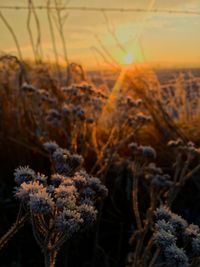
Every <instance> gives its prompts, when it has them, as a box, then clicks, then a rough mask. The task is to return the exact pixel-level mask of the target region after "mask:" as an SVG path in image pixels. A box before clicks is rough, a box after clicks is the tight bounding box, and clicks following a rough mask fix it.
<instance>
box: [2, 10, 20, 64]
mask: <svg viewBox="0 0 200 267" xmlns="http://www.w3.org/2000/svg"><path fill="white" fill-rule="evenodd" d="M0 18H1V19H2V21H3V23H4V24H5V25H6V27H7V29H8V30H9V32H10V33H11V35H12V37H13V40H14V42H15V45H16V48H17V52H18V56H19V59H20V61H23V58H22V52H21V48H20V45H19V42H18V40H17V36H16V34H15V32H14V30H13V28H12V27H11V26H10V24H9V23H8V22H7V20H6V18H5V17H4V16H3V14H2V12H1V11H0Z"/></svg>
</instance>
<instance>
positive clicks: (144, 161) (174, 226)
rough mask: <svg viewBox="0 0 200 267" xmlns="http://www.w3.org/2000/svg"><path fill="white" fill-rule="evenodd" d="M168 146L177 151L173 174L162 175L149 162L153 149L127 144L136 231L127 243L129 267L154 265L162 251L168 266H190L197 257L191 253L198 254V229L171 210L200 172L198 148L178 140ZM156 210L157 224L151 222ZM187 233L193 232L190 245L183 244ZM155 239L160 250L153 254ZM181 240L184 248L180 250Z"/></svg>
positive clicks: (160, 171)
mask: <svg viewBox="0 0 200 267" xmlns="http://www.w3.org/2000/svg"><path fill="white" fill-rule="evenodd" d="M169 146H171V147H174V148H175V149H176V152H177V158H176V163H175V171H174V175H169V174H165V173H163V170H162V169H161V168H159V167H157V166H156V164H155V163H154V162H151V160H152V159H155V158H156V156H157V153H156V151H155V150H154V149H153V148H152V147H149V146H141V145H138V144H137V143H131V144H130V145H129V148H130V149H131V151H132V157H131V159H130V167H131V170H132V178H133V181H132V205H133V213H134V219H135V223H134V228H135V231H134V232H133V235H132V237H131V239H130V243H131V244H132V245H133V246H134V252H133V253H132V257H131V266H134V267H135V266H154V264H155V261H156V260H158V258H159V255H160V252H159V251H160V250H163V251H165V253H164V252H163V253H164V254H163V255H165V257H166V259H167V258H169V259H171V261H168V263H166V264H168V265H167V266H169V265H172V266H189V265H188V264H189V262H191V259H192V258H195V257H197V254H196V256H195V254H194V251H196V253H198V249H199V234H197V232H198V231H199V230H197V227H195V226H191V225H188V223H187V221H186V220H184V219H183V218H181V217H180V216H178V215H176V214H173V213H172V212H171V210H170V207H171V205H172V203H173V201H174V200H175V198H176V196H177V194H178V193H179V191H180V190H181V188H182V187H183V185H184V184H185V182H186V181H187V180H188V179H189V178H191V177H192V176H193V175H194V174H195V173H196V172H197V171H198V170H199V169H200V164H199V163H198V159H199V149H198V148H196V147H195V146H194V144H193V143H191V142H188V143H186V144H185V143H184V142H183V141H182V140H180V139H179V140H176V141H170V142H169ZM194 159H195V160H196V162H197V164H196V165H195V166H194V165H192V160H194ZM144 190H145V192H146V193H147V194H148V197H149V205H148V206H147V207H146V208H145V209H144V208H143V207H142V205H141V201H140V200H141V195H140V194H141V192H142V191H144ZM163 203H166V206H164V207H161V208H159V209H157V207H159V206H160V205H162V204H163ZM156 209H157V210H156ZM155 210H156V219H157V223H156V225H155V223H154V212H155ZM154 228H155V229H156V233H155V234H153V233H154ZM187 232H192V233H195V237H194V236H193V239H192V240H190V244H188V243H187V242H186V243H187V244H186V243H184V242H185V241H184V240H185V238H186V233H187ZM155 240H156V243H157V245H158V247H159V249H158V250H156V252H155V253H153V251H154V250H153V244H154V241H155ZM180 241H181V242H183V243H184V244H185V245H187V246H185V245H183V246H181V247H179V243H180ZM177 244H178V246H177ZM188 247H189V248H188ZM185 249H186V250H187V251H186V252H187V253H186V252H185ZM188 249H189V250H188ZM173 253H174V254H173ZM185 253H186V254H185ZM188 253H189V254H188ZM191 253H192V254H191ZM191 255H192V256H191ZM188 257H189V258H188ZM129 263H130V262H129ZM147 264H149V265H147Z"/></svg>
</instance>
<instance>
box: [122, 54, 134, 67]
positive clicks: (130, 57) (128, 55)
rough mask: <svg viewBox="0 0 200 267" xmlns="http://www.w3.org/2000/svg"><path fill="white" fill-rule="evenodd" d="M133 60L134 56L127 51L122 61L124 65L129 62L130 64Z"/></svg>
mask: <svg viewBox="0 0 200 267" xmlns="http://www.w3.org/2000/svg"><path fill="white" fill-rule="evenodd" d="M133 61H134V56H133V54H132V53H127V54H126V55H125V56H124V63H125V64H126V65H129V64H132V63H133Z"/></svg>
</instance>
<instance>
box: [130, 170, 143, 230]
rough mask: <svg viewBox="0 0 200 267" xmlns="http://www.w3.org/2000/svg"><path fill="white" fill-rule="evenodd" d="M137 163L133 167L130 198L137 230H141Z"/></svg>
mask: <svg viewBox="0 0 200 267" xmlns="http://www.w3.org/2000/svg"><path fill="white" fill-rule="evenodd" d="M137 169H138V168H137V165H135V166H134V167H133V175H134V177H133V190H132V199H133V211H134V214H135V219H136V224H137V228H138V230H139V231H141V230H142V222H141V218H140V213H139V206H138V176H137Z"/></svg>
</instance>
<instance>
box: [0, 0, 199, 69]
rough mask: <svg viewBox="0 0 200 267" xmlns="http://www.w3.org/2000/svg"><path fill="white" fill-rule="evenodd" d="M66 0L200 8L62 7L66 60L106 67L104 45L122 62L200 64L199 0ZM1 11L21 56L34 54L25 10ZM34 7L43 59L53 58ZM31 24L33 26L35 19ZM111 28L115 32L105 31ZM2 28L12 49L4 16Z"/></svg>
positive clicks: (0, 2) (7, 1) (16, 1)
mask: <svg viewBox="0 0 200 267" xmlns="http://www.w3.org/2000/svg"><path fill="white" fill-rule="evenodd" d="M33 2H34V3H35V5H45V3H46V0H34V1H33ZM53 2H54V0H53V1H52V3H53ZM64 2H67V5H68V6H79V7H82V6H84V7H99V8H105V7H108V8H112V7H117V8H126V9H128V8H142V9H143V8H144V9H145V10H148V11H150V10H152V9H158V10H166V11H167V10H180V11H196V12H199V15H189V14H181V15H180V14H171V13H167V12H166V13H165V12H157V13H153V12H152V13H151V12H144V13H135V12H109V11H107V12H105V13H104V12H101V11H100V12H98V11H70V12H68V11H63V14H65V13H67V12H68V14H69V16H68V18H67V20H66V23H65V28H64V33H65V38H66V46H67V50H68V55H69V60H70V61H75V62H78V63H81V64H83V65H84V66H86V67H89V68H97V67H98V66H104V65H105V62H104V60H103V58H102V56H101V55H100V53H104V51H103V50H102V49H103V47H104V48H106V50H107V51H108V53H109V54H110V55H111V56H112V58H114V60H115V61H117V62H118V63H120V64H121V63H123V60H124V58H125V59H126V58H127V57H129V56H127V54H128V55H131V56H130V57H131V58H132V60H133V62H147V63H149V64H154V65H155V64H156V65H162V66H163V65H166V66H170V65H171V66H179V65H181V66H187V65H192V66H196V65H198V66H200V34H199V33H200V0H71V1H64V0H63V3H64ZM26 4H27V1H26V0H0V6H5V5H6V6H8V5H9V6H16V5H23V6H24V5H26ZM0 11H1V12H2V14H3V15H4V17H6V19H7V21H8V22H9V24H10V25H11V26H12V27H13V29H14V31H15V33H16V35H17V37H18V41H19V43H20V46H21V49H22V53H23V56H24V58H27V57H29V58H30V57H32V50H31V46H30V40H29V36H28V34H27V28H26V19H27V10H7V9H0ZM37 12H38V16H39V19H40V23H41V29H42V49H43V54H44V57H45V58H46V59H50V60H51V59H52V60H53V58H54V57H53V49H52V43H51V38H50V33H49V27H48V20H47V14H46V11H45V10H38V11H37ZM32 27H33V29H34V28H35V26H34V23H33V25H32ZM109 29H111V30H112V32H113V33H114V35H112V34H111V33H110V32H109ZM55 31H56V28H55ZM0 32H1V43H0V50H1V51H4V52H11V53H13V54H15V53H16V48H15V44H14V42H13V39H12V37H11V35H10V33H9V32H8V29H7V28H6V27H5V25H4V24H3V22H2V20H0ZM35 38H36V37H35ZM56 40H57V41H56V44H57V47H58V50H59V55H60V60H61V61H62V58H63V53H62V48H61V47H62V46H61V41H60V39H59V35H58V34H57V36H56ZM116 40H118V42H117V41H116ZM106 57H107V56H106Z"/></svg>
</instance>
